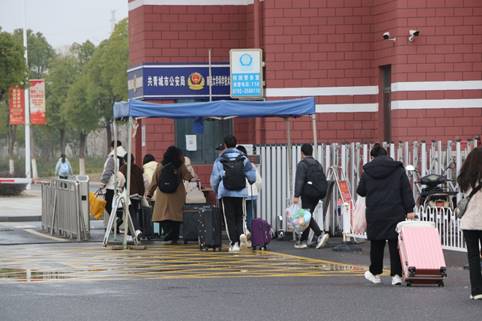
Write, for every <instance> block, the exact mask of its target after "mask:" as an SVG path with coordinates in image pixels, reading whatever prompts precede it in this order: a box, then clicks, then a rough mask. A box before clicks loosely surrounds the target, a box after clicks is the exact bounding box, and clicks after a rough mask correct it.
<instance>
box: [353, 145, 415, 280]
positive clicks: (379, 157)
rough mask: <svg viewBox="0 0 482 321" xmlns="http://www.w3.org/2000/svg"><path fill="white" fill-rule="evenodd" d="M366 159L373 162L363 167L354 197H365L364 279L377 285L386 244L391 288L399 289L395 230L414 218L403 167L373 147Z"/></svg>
mask: <svg viewBox="0 0 482 321" xmlns="http://www.w3.org/2000/svg"><path fill="white" fill-rule="evenodd" d="M370 156H372V157H373V160H372V161H371V162H369V163H367V164H365V166H363V170H364V172H363V175H362V177H361V179H360V183H359V184H358V188H357V193H358V195H360V196H364V197H366V219H367V236H368V239H369V240H370V241H371V242H370V269H369V271H366V272H365V278H366V279H367V280H369V281H370V282H372V283H375V284H378V283H381V279H380V274H382V272H383V252H384V250H385V243H386V241H387V240H388V247H389V250H390V265H391V276H392V285H400V284H401V283H402V279H401V275H402V265H401V262H400V255H399V253H398V234H397V232H396V231H395V228H396V226H397V224H398V223H399V222H401V221H404V220H405V218H409V219H413V218H415V214H414V213H413V207H414V206H415V201H414V199H413V194H412V190H411V188H410V183H409V181H408V177H407V174H406V173H405V169H404V167H403V164H402V163H401V162H397V161H394V160H393V159H391V158H390V157H388V156H387V151H386V150H385V149H384V148H383V147H382V146H381V145H380V144H375V145H374V146H373V148H372V150H371V151H370Z"/></svg>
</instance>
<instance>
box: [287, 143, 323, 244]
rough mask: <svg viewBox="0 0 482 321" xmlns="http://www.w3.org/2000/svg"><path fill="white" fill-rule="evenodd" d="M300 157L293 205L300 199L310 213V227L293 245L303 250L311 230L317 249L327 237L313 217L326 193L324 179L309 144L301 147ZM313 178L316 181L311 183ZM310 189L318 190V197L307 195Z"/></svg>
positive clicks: (303, 206) (321, 168)
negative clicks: (315, 239)
mask: <svg viewBox="0 0 482 321" xmlns="http://www.w3.org/2000/svg"><path fill="white" fill-rule="evenodd" d="M301 157H302V160H301V161H300V162H299V163H298V165H297V166H296V178H295V195H294V197H293V203H294V204H297V203H299V200H300V197H301V207H302V208H304V209H307V210H309V211H310V213H311V220H310V225H309V226H308V227H307V228H306V230H304V231H303V234H301V238H300V241H299V242H298V243H296V244H295V248H297V249H303V248H307V247H308V244H307V243H306V240H307V239H308V234H309V232H310V228H311V229H312V230H313V232H314V233H315V236H316V238H317V242H316V248H317V249H319V248H320V247H322V246H324V245H325V244H326V242H327V241H328V238H329V236H328V233H325V234H323V235H322V231H321V229H320V227H319V226H318V223H316V221H315V219H314V217H313V212H314V210H315V208H316V206H317V205H318V202H319V201H320V199H322V198H323V197H324V194H325V193H326V177H325V174H324V173H323V167H322V166H321V164H320V163H319V162H318V161H317V160H316V159H314V158H313V147H312V146H311V145H310V144H303V145H302V146H301ZM310 176H313V177H310ZM315 177H316V181H312V180H314V178H315ZM307 185H310V186H307ZM310 188H311V189H312V190H313V188H314V189H315V190H318V191H319V193H317V194H318V195H317V196H313V193H309V192H308V189H310Z"/></svg>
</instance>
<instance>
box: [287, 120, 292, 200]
mask: <svg viewBox="0 0 482 321" xmlns="http://www.w3.org/2000/svg"><path fill="white" fill-rule="evenodd" d="M285 123H286V132H287V140H288V151H287V152H288V201H289V200H290V199H291V197H293V186H292V185H293V182H292V180H293V165H292V162H293V149H292V146H291V145H292V144H291V119H290V118H289V117H287V118H285Z"/></svg>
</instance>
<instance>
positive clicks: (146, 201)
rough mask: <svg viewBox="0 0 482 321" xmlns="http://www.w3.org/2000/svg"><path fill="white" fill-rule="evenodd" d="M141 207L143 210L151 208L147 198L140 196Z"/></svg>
mask: <svg viewBox="0 0 482 321" xmlns="http://www.w3.org/2000/svg"><path fill="white" fill-rule="evenodd" d="M141 207H143V208H148V207H151V204H149V201H148V200H147V198H146V197H145V196H142V198H141Z"/></svg>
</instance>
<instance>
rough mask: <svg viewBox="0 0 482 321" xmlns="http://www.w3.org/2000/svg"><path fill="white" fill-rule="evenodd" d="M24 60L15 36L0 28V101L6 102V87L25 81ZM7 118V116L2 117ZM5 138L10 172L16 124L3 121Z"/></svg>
mask: <svg viewBox="0 0 482 321" xmlns="http://www.w3.org/2000/svg"><path fill="white" fill-rule="evenodd" d="M25 71H26V66H25V61H24V58H23V48H22V46H21V44H19V43H18V42H17V41H16V40H15V38H14V37H13V36H12V35H11V34H9V33H7V32H2V31H1V29H0V102H1V101H3V102H4V104H5V106H8V104H7V101H8V99H7V92H8V88H9V87H10V86H11V85H14V84H23V83H24V81H25ZM2 110H3V112H4V113H6V114H7V115H8V109H7V108H5V109H4V108H2ZM2 118H3V119H8V116H7V117H5V114H4V116H3V117H2ZM4 128H6V133H7V140H8V158H9V164H10V166H9V167H10V174H13V173H14V171H15V168H14V147H15V140H16V135H17V126H15V125H9V124H8V121H7V122H5V127H4Z"/></svg>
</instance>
